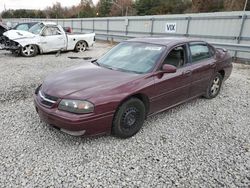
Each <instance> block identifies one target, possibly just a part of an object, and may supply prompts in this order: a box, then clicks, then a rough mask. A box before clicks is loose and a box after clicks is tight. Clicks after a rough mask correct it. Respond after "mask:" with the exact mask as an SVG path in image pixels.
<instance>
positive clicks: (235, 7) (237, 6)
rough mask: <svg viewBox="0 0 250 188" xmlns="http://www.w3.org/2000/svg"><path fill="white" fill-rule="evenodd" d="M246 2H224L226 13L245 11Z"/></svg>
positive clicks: (240, 0)
mask: <svg viewBox="0 0 250 188" xmlns="http://www.w3.org/2000/svg"><path fill="white" fill-rule="evenodd" d="M245 2H246V0H224V9H225V10H226V11H240V10H243V9H244V5H245ZM248 4H250V3H248Z"/></svg>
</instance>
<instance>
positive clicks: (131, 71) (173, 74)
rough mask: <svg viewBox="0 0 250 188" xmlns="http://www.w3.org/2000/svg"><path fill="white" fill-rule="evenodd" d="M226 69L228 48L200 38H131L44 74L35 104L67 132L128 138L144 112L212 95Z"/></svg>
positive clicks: (43, 115) (47, 119) (228, 66)
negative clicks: (98, 55)
mask: <svg viewBox="0 0 250 188" xmlns="http://www.w3.org/2000/svg"><path fill="white" fill-rule="evenodd" d="M231 71H232V59H231V57H230V55H229V53H228V52H227V51H226V50H223V49H216V48H214V47H213V46H211V45H210V44H208V43H206V42H203V41H199V40H190V39H185V38H181V39H180V38H140V39H132V40H129V41H125V42H122V43H120V44H118V45H117V46H115V47H114V48H113V49H111V50H110V51H109V52H108V53H106V54H105V55H104V56H103V57H101V58H100V59H98V60H93V61H92V62H86V63H84V64H83V65H81V66H77V67H72V68H70V69H68V70H65V71H64V72H61V73H58V74H55V75H51V76H49V77H47V78H46V79H45V81H44V82H43V84H42V85H41V86H39V87H38V88H37V89H36V91H35V96H34V99H35V107H36V110H37V112H38V114H39V116H40V117H41V119H42V120H44V121H45V122H46V123H48V124H50V125H52V126H54V127H57V128H59V129H60V130H62V131H64V132H67V133H68V134H72V135H83V134H85V135H97V134H103V133H112V134H114V135H115V136H117V137H121V138H127V137H131V136H133V135H134V134H136V133H137V132H138V131H139V130H140V129H141V127H142V125H143V122H144V120H145V118H146V117H147V116H150V115H153V114H156V113H159V112H162V111H164V110H167V109H169V108H172V107H174V106H176V105H179V104H181V103H184V102H186V101H188V100H191V99H194V98H196V97H200V96H204V97H206V98H208V99H211V98H214V97H216V96H217V95H218V93H219V92H220V88H221V84H222V82H223V81H225V80H226V79H227V78H228V77H229V76H230V74H231Z"/></svg>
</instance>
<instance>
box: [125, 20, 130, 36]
mask: <svg viewBox="0 0 250 188" xmlns="http://www.w3.org/2000/svg"><path fill="white" fill-rule="evenodd" d="M126 19H127V23H126V27H125V35H126V36H127V35H128V26H129V18H126ZM125 21H126V20H125Z"/></svg>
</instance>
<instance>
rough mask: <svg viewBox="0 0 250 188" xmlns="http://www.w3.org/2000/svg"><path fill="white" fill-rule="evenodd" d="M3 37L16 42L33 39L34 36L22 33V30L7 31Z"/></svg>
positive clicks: (25, 32) (26, 32)
mask: <svg viewBox="0 0 250 188" xmlns="http://www.w3.org/2000/svg"><path fill="white" fill-rule="evenodd" d="M3 35H4V36H6V37H8V38H9V39H10V40H18V39H24V38H33V37H35V34H33V33H30V32H28V31H22V30H9V31H6V32H5V33H4V34H3Z"/></svg>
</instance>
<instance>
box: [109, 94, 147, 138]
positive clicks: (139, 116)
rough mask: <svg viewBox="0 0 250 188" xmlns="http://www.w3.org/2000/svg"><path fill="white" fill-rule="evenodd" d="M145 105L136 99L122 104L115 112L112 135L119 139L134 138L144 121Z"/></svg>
mask: <svg viewBox="0 0 250 188" xmlns="http://www.w3.org/2000/svg"><path fill="white" fill-rule="evenodd" d="M145 113H146V110H145V105H144V104H143V102H142V101H141V100H139V99H137V98H131V99H129V100H127V101H126V102H124V103H123V104H122V105H121V106H120V107H119V108H118V110H117V111H116V113H115V116H114V120H113V126H112V134H113V135H114V136H116V137H119V138H129V137H132V136H134V135H135V134H136V133H137V132H138V131H139V130H140V129H141V127H142V125H143V122H144V119H145Z"/></svg>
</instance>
